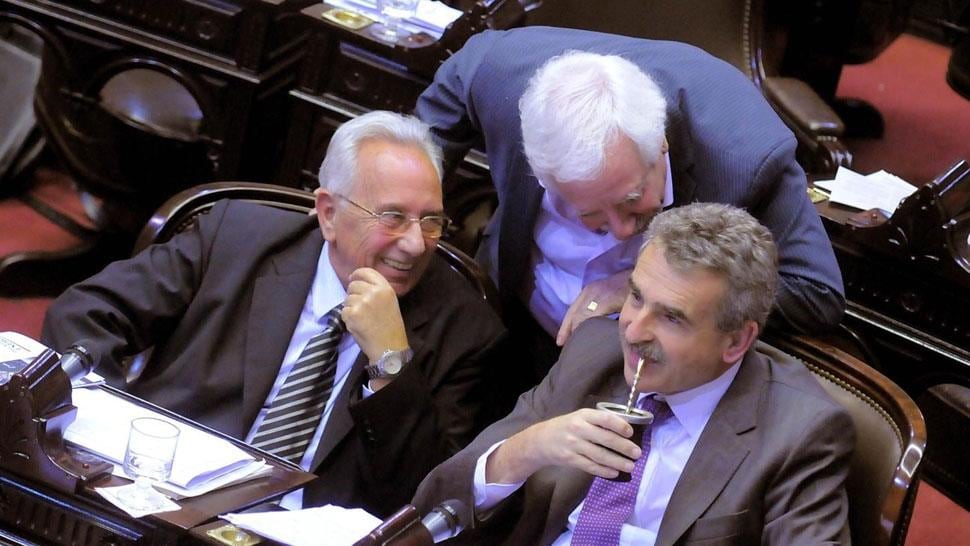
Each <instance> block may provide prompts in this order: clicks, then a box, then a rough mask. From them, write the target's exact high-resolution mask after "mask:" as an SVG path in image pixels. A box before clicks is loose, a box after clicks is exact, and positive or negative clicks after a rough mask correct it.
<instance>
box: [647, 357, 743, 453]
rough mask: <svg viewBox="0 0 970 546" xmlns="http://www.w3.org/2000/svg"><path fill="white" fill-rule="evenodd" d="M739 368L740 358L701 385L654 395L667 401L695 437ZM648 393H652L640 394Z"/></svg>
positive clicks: (702, 429)
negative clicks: (671, 392)
mask: <svg viewBox="0 0 970 546" xmlns="http://www.w3.org/2000/svg"><path fill="white" fill-rule="evenodd" d="M740 369H741V360H738V361H737V362H735V363H734V364H733V365H732V366H731V367H730V368H728V369H727V370H725V371H724V373H722V374H721V375H719V376H717V377H716V378H714V379H712V380H711V381H708V382H707V383H704V384H703V385H700V386H697V387H694V388H693V389H688V390H686V391H682V392H678V393H676V394H671V395H667V396H664V395H659V394H658V395H656V397H657V398H658V399H663V400H666V401H667V405H669V406H670V410H671V411H672V412H673V414H674V416H675V417H677V421H679V422H680V424H681V426H683V427H684V429H685V430H686V431H687V433H688V434H690V435H691V437H692V438H695V439H696V438H697V437H698V436H700V434H701V432H704V426H705V425H707V421H708V419H710V418H711V415H712V414H713V413H714V408H716V407H717V404H718V403H719V402H720V401H721V398H723V397H724V393H726V392H727V390H728V388H729V387H730V386H731V383H732V382H733V381H734V377H735V376H736V375H738V370H740ZM649 394H652V393H648V394H646V395H642V396H647V395H649Z"/></svg>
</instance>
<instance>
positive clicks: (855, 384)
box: [758, 335, 926, 546]
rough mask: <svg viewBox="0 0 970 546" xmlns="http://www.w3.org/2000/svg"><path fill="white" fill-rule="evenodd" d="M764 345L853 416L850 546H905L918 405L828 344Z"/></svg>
mask: <svg viewBox="0 0 970 546" xmlns="http://www.w3.org/2000/svg"><path fill="white" fill-rule="evenodd" d="M767 341H768V343H763V342H762V343H759V347H758V350H759V351H761V352H763V353H766V354H769V355H771V356H772V358H775V359H792V358H794V359H796V360H799V361H801V362H802V363H803V364H804V365H805V366H807V367H808V369H809V370H811V372H812V373H813V374H815V376H816V379H818V381H819V383H821V384H822V387H824V388H825V390H826V391H827V392H828V393H829V395H830V396H832V398H833V399H835V400H836V401H838V402H839V403H841V404H842V405H843V406H845V408H846V409H847V410H848V411H849V414H850V415H851V416H852V421H853V423H854V424H855V429H856V447H855V452H854V453H853V455H852V462H851V468H850V470H849V478H848V481H847V483H846V489H847V491H848V496H849V526H850V529H851V532H852V543H853V544H863V545H872V546H887V545H898V546H902V544H903V543H904V542H905V540H906V532H907V530H908V527H909V520H910V517H911V516H912V512H913V503H914V501H915V499H916V489H917V486H918V483H919V470H920V464H921V462H922V459H923V450H924V449H925V448H926V424H925V422H924V421H923V415H922V414H921V413H920V411H919V409H918V408H917V407H916V403H915V402H913V400H912V399H911V398H910V397H909V396H908V395H907V394H906V393H905V392H903V390H902V389H901V388H900V387H899V386H897V385H896V384H895V383H893V382H892V381H890V380H889V379H888V378H886V377H885V376H884V375H882V374H880V373H879V372H877V371H876V370H875V369H873V368H871V367H870V366H868V365H866V364H865V363H864V362H862V361H860V360H858V359H856V358H854V357H852V356H849V355H848V354H847V353H845V352H843V351H841V350H839V349H836V348H835V347H832V346H831V345H828V344H826V343H823V342H821V341H818V340H815V339H812V338H807V337H792V336H783V335H770V336H769V337H768V338H767ZM769 343H770V345H769Z"/></svg>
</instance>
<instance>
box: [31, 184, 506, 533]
mask: <svg viewBox="0 0 970 546" xmlns="http://www.w3.org/2000/svg"><path fill="white" fill-rule="evenodd" d="M322 246H323V235H322V233H321V232H320V227H319V225H318V223H317V219H316V217H315V216H313V217H308V216H306V215H304V214H298V213H294V212H287V211H282V210H279V209H275V208H272V207H264V206H258V205H253V204H249V203H242V202H232V201H223V202H220V203H217V204H216V205H215V206H214V207H213V208H212V210H211V211H210V212H209V213H208V214H206V215H203V216H202V217H201V218H200V220H199V224H198V227H197V229H192V230H188V231H186V232H184V233H181V234H179V235H177V236H176V237H175V238H173V239H172V240H171V241H169V242H168V243H166V244H161V245H153V246H151V247H149V248H148V249H146V250H145V251H144V252H142V253H140V254H139V255H138V256H136V257H134V258H132V259H130V260H126V261H121V262H116V263H113V264H111V265H109V266H108V267H107V268H105V270H104V271H102V272H101V273H99V274H98V275H96V276H94V277H92V278H91V279H88V280H86V281H84V282H82V283H79V284H77V285H75V286H73V287H71V288H70V289H68V290H67V291H66V292H65V293H64V294H62V295H61V296H60V297H59V298H57V300H56V301H54V303H53V304H52V305H51V307H50V309H49V311H48V313H47V317H46V319H45V324H44V334H43V338H44V340H45V341H46V342H47V344H48V345H50V346H51V347H53V348H55V349H58V350H64V349H65V348H66V347H68V346H69V345H70V344H71V343H73V342H75V341H77V340H79V339H89V340H91V346H90V348H91V349H92V352H93V353H94V354H96V355H100V356H101V363H100V366H99V368H98V372H100V373H102V374H104V375H106V376H108V377H109V378H111V379H113V382H114V383H115V384H119V383H120V384H119V386H121V387H122V388H126V389H127V390H128V391H129V392H132V393H133V394H135V395H137V396H140V397H142V398H145V399H147V400H149V401H151V402H154V403H156V404H158V405H160V406H162V407H165V408H168V409H170V410H172V411H175V412H176V413H179V414H181V415H185V416H187V417H189V418H191V419H194V420H196V421H198V422H200V423H203V424H205V425H208V426H210V427H212V428H214V429H216V430H219V431H221V432H224V433H226V434H229V435H230V436H233V437H235V438H240V439H242V438H245V436H246V434H247V433H248V432H249V429H250V428H251V427H252V424H253V422H254V420H255V418H256V415H257V413H258V412H259V410H260V408H261V406H262V404H263V402H264V401H265V400H266V396H267V395H268V393H269V391H270V389H271V388H272V385H273V382H274V381H275V380H276V377H277V375H278V373H279V367H280V364H281V363H282V361H283V356H284V354H285V352H286V348H287V346H288V345H289V342H290V338H291V337H292V335H293V330H294V328H295V327H296V324H297V321H298V320H299V316H300V311H301V310H302V308H303V304H304V302H305V300H306V297H307V293H308V291H309V289H310V285H311V283H312V282H313V279H314V276H315V274H316V269H317V259H318V257H319V255H320V251H321V248H322ZM399 303H400V306H401V313H402V315H403V317H404V323H405V328H406V329H407V335H408V341H409V343H410V345H411V348H412V349H413V350H414V358H413V359H412V361H411V362H410V363H409V364H408V365H407V366H406V367H405V369H404V371H403V372H402V373H401V375H400V376H399V377H398V378H397V379H395V380H394V381H393V382H391V383H390V384H389V385H388V386H387V387H385V388H383V389H381V390H380V391H378V392H376V393H374V394H373V395H372V396H370V397H368V398H367V399H363V400H362V399H361V385H363V383H364V382H365V381H366V373H365V372H364V366H365V365H366V364H367V362H366V356H365V355H363V354H361V356H360V358H358V359H357V361H356V362H355V363H354V365H353V368H352V370H351V372H350V375H349V376H348V378H347V381H346V382H345V384H344V387H343V389H342V390H341V391H340V392H339V393H338V394H337V400H336V403H335V404H334V408H333V411H332V413H331V415H330V420H329V421H328V422H327V425H326V428H325V429H324V434H323V437H322V439H321V442H320V445H319V447H318V449H317V451H316V455H315V458H314V464H313V466H312V468H311V470H313V471H314V472H315V473H316V474H317V475H318V476H319V479H318V480H316V481H315V482H314V483H313V484H311V485H310V486H309V487H308V488H307V490H306V492H305V495H304V503H305V504H306V505H307V506H311V505H318V504H323V503H333V504H338V505H342V506H348V507H355V506H362V507H364V508H366V509H368V510H369V511H371V512H372V513H375V514H379V515H388V514H389V513H391V512H393V511H394V510H397V509H398V508H400V507H401V505H403V504H404V503H406V502H407V501H408V500H409V499H410V498H411V495H412V494H413V492H414V489H415V488H416V487H417V484H418V483H419V482H420V481H421V479H422V478H424V476H425V475H426V474H427V473H428V472H429V471H430V470H431V469H432V468H434V465H435V464H437V463H438V462H440V461H442V460H444V459H445V458H447V457H448V456H449V455H451V454H453V453H455V452H457V451H458V450H459V449H461V448H462V447H463V446H464V445H465V444H467V443H468V441H470V440H471V438H472V437H473V436H474V434H475V432H476V430H475V426H476V424H477V419H478V414H479V410H480V409H481V405H482V393H481V392H480V390H479V389H480V388H481V386H480V383H481V378H482V375H483V373H484V371H485V368H486V366H487V365H488V364H490V362H491V359H492V356H493V354H494V351H495V349H496V347H497V346H498V345H499V343H500V340H501V338H502V337H503V336H504V329H503V327H502V325H501V322H500V321H499V318H498V317H497V316H496V315H495V313H494V312H493V311H492V309H491V308H490V307H489V306H488V305H487V304H485V302H484V301H483V300H482V298H481V297H480V295H478V294H477V293H475V292H474V291H473V290H472V289H471V287H470V286H469V285H468V284H467V282H466V281H465V280H464V279H463V278H461V277H460V276H459V275H458V274H457V273H455V272H454V271H452V270H451V269H450V268H449V267H448V266H447V265H446V264H445V263H444V262H443V261H442V260H440V259H438V258H437V256H436V257H435V258H434V259H433V260H432V263H431V265H430V266H429V268H428V270H427V271H426V272H425V275H424V277H422V279H421V281H420V282H419V283H418V284H417V285H416V286H415V287H414V289H412V290H411V291H410V292H409V293H408V294H406V295H405V296H404V297H402V298H401V299H400V300H399ZM152 346H153V347H154V352H153V354H152V357H151V359H150V361H149V363H148V365H147V366H146V368H145V371H144V373H143V374H142V375H141V376H140V377H139V378H138V379H137V381H135V382H134V383H132V384H131V385H127V386H126V385H124V383H123V379H122V378H121V377H120V373H119V371H120V368H121V363H122V361H123V359H124V358H125V357H127V356H130V355H132V354H136V353H138V352H141V351H143V350H145V349H146V348H148V347H152Z"/></svg>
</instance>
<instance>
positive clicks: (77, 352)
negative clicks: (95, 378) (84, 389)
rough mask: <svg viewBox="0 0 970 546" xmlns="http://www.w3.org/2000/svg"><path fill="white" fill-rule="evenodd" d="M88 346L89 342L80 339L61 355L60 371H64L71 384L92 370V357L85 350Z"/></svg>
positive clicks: (93, 363)
mask: <svg viewBox="0 0 970 546" xmlns="http://www.w3.org/2000/svg"><path fill="white" fill-rule="evenodd" d="M90 345H91V342H90V341H89V340H87V339H82V340H79V341H77V342H75V343H74V344H73V345H71V346H70V347H68V348H67V350H66V351H64V353H63V354H61V361H60V365H61V369H62V370H64V373H66V374H67V377H69V378H70V380H71V381H72V382H73V381H74V380H76V379H80V378H82V377H84V376H85V375H87V374H88V372H90V371H91V370H93V369H94V365H95V362H94V355H92V354H91V351H89V350H88V349H87V347H88V346H90Z"/></svg>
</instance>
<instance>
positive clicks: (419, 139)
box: [318, 110, 442, 193]
mask: <svg viewBox="0 0 970 546" xmlns="http://www.w3.org/2000/svg"><path fill="white" fill-rule="evenodd" d="M371 139H380V140H387V141H390V142H395V143H398V144H402V145H406V146H414V147H415V148H418V149H420V150H422V151H423V152H424V153H425V155H427V156H428V159H429V160H430V161H431V164H432V165H434V170H435V173H436V174H437V175H438V181H439V182H440V181H441V176H442V171H441V158H442V152H441V147H439V146H438V145H437V144H435V142H434V140H432V138H431V129H430V128H429V127H428V125H427V124H426V123H424V122H423V121H421V120H419V119H418V118H416V117H413V116H405V115H403V114H396V113H394V112H385V111H381V110H375V111H373V112H368V113H366V114H363V115H361V116H358V117H356V118H354V119H352V120H350V121H348V122H346V123H344V124H343V125H341V126H340V127H338V128H337V130H336V132H334V134H333V137H332V138H331V139H330V145H329V146H327V155H326V157H324V158H323V163H322V164H321V165H320V173H319V175H318V178H319V180H320V187H321V188H325V189H327V190H330V191H331V192H334V193H347V192H349V191H350V189H351V185H352V184H353V181H354V178H355V177H356V175H357V163H358V162H357V154H358V153H359V152H360V145H361V144H362V143H363V142H364V141H367V140H371Z"/></svg>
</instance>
